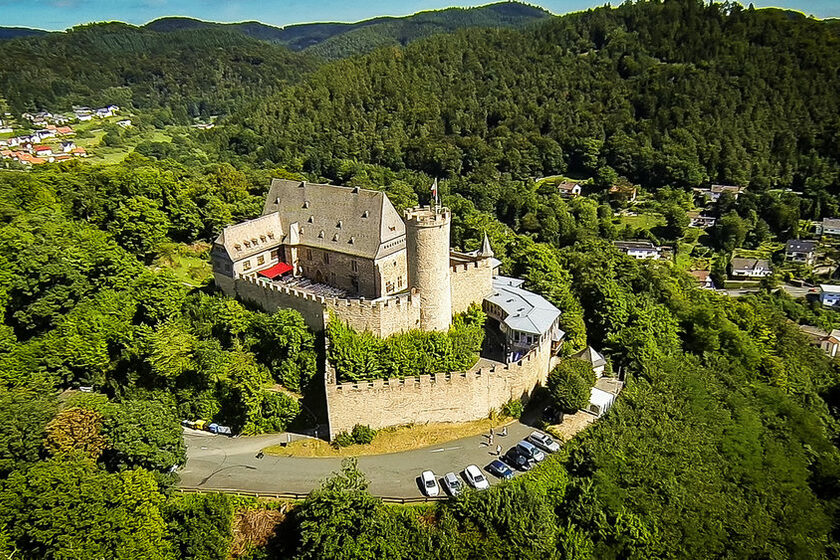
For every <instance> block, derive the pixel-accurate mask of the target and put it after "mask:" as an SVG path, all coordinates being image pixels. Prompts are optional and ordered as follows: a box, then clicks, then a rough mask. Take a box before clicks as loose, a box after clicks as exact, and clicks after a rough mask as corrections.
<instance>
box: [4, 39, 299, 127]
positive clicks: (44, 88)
mask: <svg viewBox="0 0 840 560" xmlns="http://www.w3.org/2000/svg"><path fill="white" fill-rule="evenodd" d="M313 66H314V64H313V63H312V61H311V60H310V58H309V57H307V56H306V55H302V54H296V53H292V52H290V51H289V50H288V49H286V48H285V47H282V46H279V45H267V44H266V43H264V42H261V41H258V40H256V39H252V38H250V37H246V36H245V35H242V34H241V33H235V32H227V31H225V32H219V31H217V30H202V29H195V30H186V31H179V32H175V33H168V34H161V33H156V32H154V31H150V30H148V29H143V28H139V27H134V26H131V25H126V24H121V23H107V24H92V25H85V26H80V27H76V28H73V29H71V30H69V31H67V32H65V33H49V34H47V35H43V36H38V37H27V38H20V39H12V40H9V41H6V42H4V43H3V56H2V57H0V97H5V98H6V100H7V101H8V103H9V105H10V106H11V108H12V110H13V111H16V112H22V111H26V110H33V109H36V110H37V109H52V110H66V109H69V108H70V106H71V105H72V104H79V105H94V104H107V103H116V104H117V105H121V106H129V105H133V106H134V107H137V108H143V109H157V110H160V111H161V112H162V113H166V115H164V120H174V121H176V122H185V121H186V119H187V117H188V116H190V117H194V116H199V115H213V114H224V113H227V112H230V111H231V110H233V108H235V107H238V106H240V105H242V104H244V103H245V102H247V101H249V100H251V99H253V98H254V97H257V96H265V95H270V94H272V93H275V92H277V91H278V90H279V89H280V87H281V85H282V84H283V83H285V82H287V81H290V80H294V79H297V78H298V77H299V76H300V75H301V74H302V73H304V72H306V71H308V70H309V69H311V68H312V67H313Z"/></svg>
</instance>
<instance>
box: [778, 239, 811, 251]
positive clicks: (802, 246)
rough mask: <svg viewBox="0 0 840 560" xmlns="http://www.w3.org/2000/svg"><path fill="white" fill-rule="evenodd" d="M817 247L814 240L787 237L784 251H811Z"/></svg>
mask: <svg viewBox="0 0 840 560" xmlns="http://www.w3.org/2000/svg"><path fill="white" fill-rule="evenodd" d="M816 248H817V242H816V241H808V240H802V239H788V242H787V244H786V245H785V251H788V252H791V251H793V252H796V253H812V252H813V251H814V250H815V249H816Z"/></svg>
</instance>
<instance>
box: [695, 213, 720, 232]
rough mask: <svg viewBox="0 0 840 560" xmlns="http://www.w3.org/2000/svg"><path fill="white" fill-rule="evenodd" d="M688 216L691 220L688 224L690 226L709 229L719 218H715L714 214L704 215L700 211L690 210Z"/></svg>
mask: <svg viewBox="0 0 840 560" xmlns="http://www.w3.org/2000/svg"><path fill="white" fill-rule="evenodd" d="M688 218H689V220H690V222H689V224H688V225H689V226H690V227H696V228H702V229H708V228H710V227H713V226H714V225H715V222H717V218H715V217H714V216H704V215H703V214H701V213H700V212H689V213H688Z"/></svg>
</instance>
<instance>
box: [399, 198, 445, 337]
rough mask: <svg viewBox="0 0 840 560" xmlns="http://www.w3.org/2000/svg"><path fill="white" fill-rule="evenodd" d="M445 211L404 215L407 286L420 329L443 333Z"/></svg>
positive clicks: (424, 208)
mask: <svg viewBox="0 0 840 560" xmlns="http://www.w3.org/2000/svg"><path fill="white" fill-rule="evenodd" d="M451 218H452V214H451V213H450V211H449V208H442V207H439V206H438V207H431V206H418V207H417V208H411V209H409V210H406V212H405V241H406V257H407V260H408V286H409V287H410V288H412V289H416V290H417V292H418V293H419V294H420V328H421V329H422V330H424V331H446V330H449V327H450V325H451V324H452V292H451V291H450V290H451V288H450V283H449V224H450V221H451Z"/></svg>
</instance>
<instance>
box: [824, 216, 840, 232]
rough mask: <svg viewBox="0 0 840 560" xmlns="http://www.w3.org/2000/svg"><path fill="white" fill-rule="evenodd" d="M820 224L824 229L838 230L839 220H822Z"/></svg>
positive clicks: (839, 227)
mask: <svg viewBox="0 0 840 560" xmlns="http://www.w3.org/2000/svg"><path fill="white" fill-rule="evenodd" d="M822 223H823V227H824V228H832V229H840V218H823V221H822Z"/></svg>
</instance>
